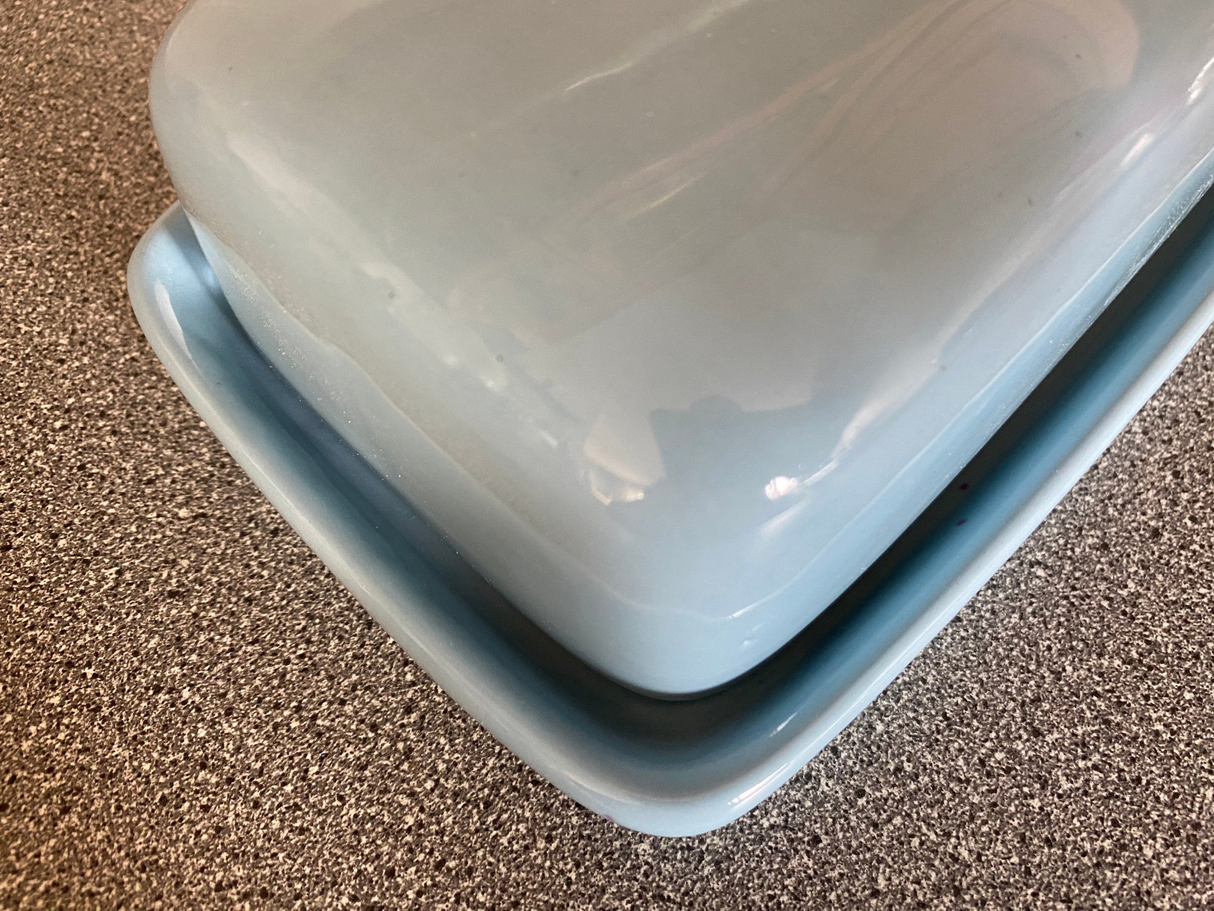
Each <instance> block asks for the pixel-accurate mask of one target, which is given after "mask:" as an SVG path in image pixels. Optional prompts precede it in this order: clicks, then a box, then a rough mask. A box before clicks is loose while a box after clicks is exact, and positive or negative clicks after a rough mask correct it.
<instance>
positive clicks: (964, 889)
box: [0, 0, 1214, 909]
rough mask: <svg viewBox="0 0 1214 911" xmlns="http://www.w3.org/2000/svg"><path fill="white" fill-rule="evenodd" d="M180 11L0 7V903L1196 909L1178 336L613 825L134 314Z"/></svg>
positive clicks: (1192, 460) (1210, 537) (1190, 629)
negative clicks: (898, 588)
mask: <svg viewBox="0 0 1214 911" xmlns="http://www.w3.org/2000/svg"><path fill="white" fill-rule="evenodd" d="M177 5H178V3H177V0H137V2H136V0H131V2H121V3H119V2H111V0H93V2H84V0H74V2H66V0H59V2H56V0H41V2H31V0H7V2H5V3H3V4H0V377H2V378H3V379H2V380H0V602H2V603H3V610H0V649H2V653H0V654H2V658H0V906H3V907H22V908H24V907H68V906H70V907H118V906H125V907H133V908H134V907H139V908H142V907H157V906H165V907H224V908H227V907H232V906H234V905H239V904H242V903H244V904H247V905H249V906H250V907H293V906H306V907H335V906H337V907H339V906H343V905H349V906H352V907H359V908H361V907H372V906H382V907H393V906H409V907H426V908H429V907H433V908H442V907H452V908H459V907H491V908H502V907H511V906H514V907H520V908H526V909H532V908H658V907H680V908H683V907H686V908H728V907H737V908H753V907H797V908H804V907H838V906H857V905H863V906H870V905H871V906H878V907H881V906H888V907H898V908H901V907H907V906H910V907H914V906H916V905H919V906H930V907H937V906H948V905H956V906H966V907H971V906H981V905H983V904H986V905H988V906H990V907H1003V906H1023V907H1055V906H1057V907H1063V906H1065V907H1075V906H1078V907H1096V906H1112V907H1139V906H1144V905H1147V906H1159V907H1199V906H1203V905H1207V904H1214V863H1212V861H1211V855H1212V854H1214V759H1212V757H1211V730H1212V726H1214V618H1212V617H1211V610H1210V606H1209V602H1210V593H1211V589H1212V588H1214V558H1212V552H1214V477H1212V475H1211V467H1212V466H1214V429H1212V427H1211V423H1210V418H1211V416H1212V415H1214V344H1211V341H1210V340H1207V341H1205V342H1203V343H1202V344H1201V345H1199V346H1198V348H1197V350H1196V351H1194V353H1193V354H1192V355H1191V356H1190V357H1189V359H1188V360H1187V361H1186V362H1185V364H1184V366H1183V367H1182V368H1181V369H1180V371H1179V372H1178V373H1177V374H1176V375H1175V376H1174V377H1173V378H1172V380H1171V381H1170V382H1169V383H1168V384H1167V386H1166V387H1165V388H1164V390H1163V391H1162V392H1161V393H1160V394H1159V395H1157V396H1156V397H1155V399H1154V400H1153V402H1152V403H1151V404H1150V405H1149V406H1148V407H1147V409H1146V410H1145V411H1144V412H1143V414H1142V415H1141V416H1140V417H1139V418H1138V419H1137V420H1136V421H1135V422H1134V424H1133V425H1132V426H1131V428H1130V429H1129V430H1128V431H1127V432H1126V433H1125V434H1123V436H1122V437H1121V438H1120V440H1119V441H1118V442H1117V444H1116V445H1115V446H1114V447H1113V449H1112V450H1111V451H1110V453H1109V454H1108V455H1107V456H1106V457H1105V458H1104V460H1103V461H1102V462H1101V463H1100V464H1099V465H1098V466H1097V467H1096V468H1095V469H1093V471H1092V472H1090V473H1089V475H1088V477H1087V478H1086V479H1085V480H1084V481H1083V483H1081V484H1080V485H1079V487H1077V488H1076V490H1075V491H1074V492H1073V493H1072V494H1071V495H1070V496H1069V497H1068V498H1067V500H1066V501H1065V502H1064V503H1063V505H1062V506H1061V507H1060V508H1059V509H1058V510H1057V511H1056V512H1055V513H1054V515H1053V516H1052V517H1051V519H1050V520H1049V521H1048V522H1047V523H1046V524H1045V526H1043V527H1042V529H1040V530H1039V531H1038V533H1037V534H1036V535H1034V537H1033V538H1032V539H1031V540H1030V542H1029V543H1028V544H1027V545H1026V546H1025V547H1024V548H1023V549H1022V550H1021V552H1020V553H1019V555H1018V556H1017V557H1016V558H1015V559H1014V560H1013V561H1012V562H1011V563H1009V564H1008V566H1007V567H1005V568H1004V570H1003V571H1002V572H1000V573H999V574H998V576H996V578H995V579H994V580H993V581H992V582H991V584H990V585H988V586H987V588H986V589H985V590H984V591H983V592H982V593H981V594H980V595H979V597H978V598H977V599H976V600H975V601H974V602H973V603H972V604H970V605H969V606H968V607H967V608H966V609H965V610H964V611H963V612H962V613H961V615H960V616H959V617H958V618H957V620H955V621H954V622H953V623H952V624H951V625H950V626H949V627H948V628H947V629H946V630H945V631H944V633H943V634H942V635H941V636H940V637H939V638H938V639H937V640H936V642H935V643H933V645H932V646H931V647H929V648H928V650H927V651H926V652H925V653H924V654H923V655H922V656H921V657H920V658H919V659H917V660H916V661H915V662H914V663H913V664H912V665H911V667H910V668H909V669H908V670H907V671H906V673H904V674H903V675H902V677H901V678H899V680H898V681H897V682H895V684H894V685H893V686H892V687H891V688H890V689H889V690H888V691H887V692H886V693H885V694H884V695H883V696H882V697H881V698H880V699H879V700H878V701H877V702H876V703H875V704H874V705H873V706H872V707H871V708H870V709H869V710H868V711H866V712H865V713H864V714H863V715H862V716H861V717H860V718H859V720H857V721H856V723H855V724H853V725H852V726H851V728H849V729H848V730H847V731H846V732H845V733H844V734H843V735H842V736H841V737H840V738H839V739H838V740H837V741H836V742H835V743H834V744H833V745H832V746H831V747H830V748H829V749H828V750H827V751H826V752H825V753H824V754H823V755H822V756H820V757H819V758H818V759H817V760H815V761H814V762H813V763H811V764H810V766H809V767H808V768H807V769H806V770H805V771H804V772H802V773H801V774H800V775H798V776H797V777H796V778H795V779H794V780H793V781H792V783H790V784H789V785H788V786H787V787H785V788H784V789H782V790H781V791H780V792H779V793H778V794H777V795H776V796H775V797H774V798H773V799H772V800H770V801H768V802H767V803H766V804H764V805H763V806H762V807H761V808H760V809H759V810H758V811H756V812H755V813H752V814H751V815H750V816H748V817H746V818H744V819H743V820H741V821H740V822H738V823H735V824H734V825H732V826H730V827H728V828H726V829H723V830H721V831H719V832H716V833H713V834H711V835H708V836H704V837H701V838H696V839H688V840H678V841H673V840H672V841H663V840H661V839H654V838H648V837H643V836H639V835H636V834H633V833H630V832H627V831H624V830H621V829H618V828H616V827H614V826H613V825H611V824H610V823H608V822H605V821H604V820H601V819H598V818H596V817H594V816H592V815H591V814H589V813H587V812H585V811H583V810H582V809H580V808H579V807H577V806H576V805H575V804H573V803H572V802H571V801H569V800H568V799H566V798H564V797H563V796H561V795H560V794H559V793H557V792H556V791H555V790H554V789H553V788H551V787H550V786H548V785H547V784H545V783H544V782H543V781H542V780H541V779H539V778H538V777H537V776H536V775H534V774H533V773H532V772H530V771H529V770H528V769H527V768H526V767H524V766H523V765H522V764H521V763H519V762H518V761H517V760H515V759H514V758H513V757H512V756H511V755H510V754H509V753H507V752H506V751H505V750H504V749H503V748H501V747H500V746H498V745H497V744H496V743H495V742H494V741H493V739H492V738H491V737H489V736H488V735H487V734H486V733H485V732H484V731H483V730H482V729H481V728H480V727H479V725H477V724H476V723H475V722H474V721H472V720H471V719H469V718H468V717H467V716H466V715H465V714H464V713H463V712H462V711H461V710H460V709H459V708H458V707H457V706H455V705H454V704H453V703H451V702H450V700H448V699H447V698H446V697H445V696H444V695H442V694H441V693H440V692H438V691H437V690H436V688H435V686H434V685H433V684H432V683H431V682H429V680H428V679H427V678H426V676H425V675H424V674H423V673H421V672H420V671H418V670H416V669H415V668H414V667H413V666H412V664H411V662H410V661H409V659H408V658H407V657H406V656H405V655H404V654H403V653H401V652H400V650H399V649H397V648H396V646H395V645H393V644H392V642H391V641H390V640H389V639H388V637H387V635H386V634H384V633H383V632H381V631H380V630H379V629H378V628H377V627H376V626H375V625H374V624H372V623H371V622H370V621H369V620H368V619H367V618H366V617H365V615H364V614H363V613H362V612H361V610H360V609H359V607H358V605H357V604H356V603H355V602H354V601H353V599H352V598H351V597H350V596H349V595H348V594H346V593H345V591H344V590H343V589H342V588H341V587H340V586H339V585H338V584H337V583H336V582H335V581H334V580H333V578H332V577H331V576H330V575H329V574H328V572H327V571H326V570H325V569H324V568H323V567H322V566H321V565H320V564H319V563H318V562H317V560H316V559H315V558H314V557H313V556H312V555H311V554H310V553H309V551H308V550H307V549H306V548H305V547H304V546H303V545H302V544H301V543H300V541H299V540H298V538H296V537H295V535H294V534H293V533H292V532H291V531H290V530H289V529H288V528H287V527H286V526H285V524H284V523H283V522H282V520H280V519H279V518H278V517H277V515H276V514H275V513H274V511H273V510H272V509H271V508H270V507H269V506H268V505H267V504H266V502H265V501H264V500H263V499H262V498H261V496H260V495H259V494H258V493H257V491H256V490H255V489H254V488H253V486H252V485H251V483H250V482H249V481H248V480H247V479H246V478H245V477H244V476H243V474H242V473H241V472H240V470H239V469H237V468H236V467H235V465H234V464H233V463H232V461H231V460H230V459H229V458H228V457H227V456H226V455H225V454H224V452H223V450H222V449H221V448H220V446H219V444H218V443H217V442H216V441H215V439H214V438H213V437H212V436H211V434H210V433H209V432H208V431H207V430H206V428H205V427H203V426H201V425H200V422H199V421H198V419H197V417H195V416H194V414H193V412H192V411H191V410H190V409H189V407H188V406H187V405H186V403H185V401H184V399H183V398H182V397H181V395H180V394H179V393H178V392H177V391H176V390H175V388H174V387H173V386H172V384H171V383H170V381H169V379H168V377H167V375H166V374H165V372H164V371H163V370H162V369H161V367H160V366H159V364H158V363H157V362H156V360H155V358H154V356H153V355H152V353H151V351H150V349H149V348H148V346H147V344H146V343H145V342H144V340H143V338H142V336H141V335H140V333H139V330H138V328H137V326H136V324H135V321H134V318H133V316H132V315H131V312H130V308H129V306H128V304H127V302H126V297H125V288H124V285H123V270H124V267H125V263H126V259H127V257H128V256H129V254H130V251H131V249H132V248H133V246H134V244H135V241H136V240H137V239H138V237H139V235H140V234H141V232H142V231H143V230H144V229H145V228H146V227H147V225H149V224H150V223H151V221H152V220H153V218H154V217H155V216H156V215H157V214H159V212H160V211H162V210H163V209H164V208H165V207H166V206H167V205H168V204H169V202H170V201H171V200H172V198H173V197H172V191H171V188H170V187H169V184H168V181H167V179H166V177H165V174H164V171H163V169H162V168H161V166H160V164H159V161H158V159H157V157H156V154H155V151H154V149H153V146H152V141H151V134H150V128H149V125H148V120H147V114H146V108H145V104H144V96H145V93H146V82H145V74H146V72H147V68H148V65H149V62H150V59H151V54H152V52H153V49H154V47H155V44H156V41H157V39H158V37H159V36H160V34H161V33H162V31H163V30H164V28H165V27H166V26H167V24H168V22H169V19H170V18H171V16H172V14H173V12H174V11H175V8H176V6H177Z"/></svg>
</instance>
